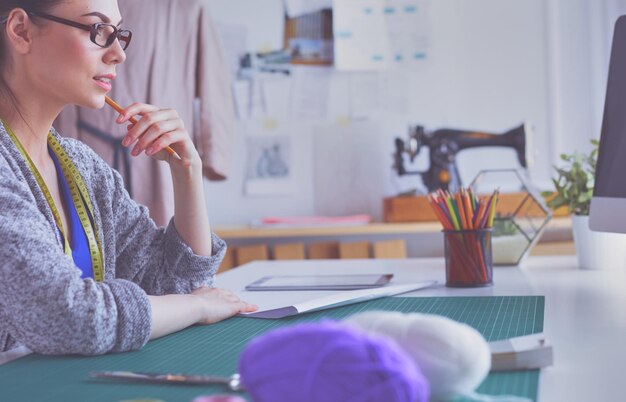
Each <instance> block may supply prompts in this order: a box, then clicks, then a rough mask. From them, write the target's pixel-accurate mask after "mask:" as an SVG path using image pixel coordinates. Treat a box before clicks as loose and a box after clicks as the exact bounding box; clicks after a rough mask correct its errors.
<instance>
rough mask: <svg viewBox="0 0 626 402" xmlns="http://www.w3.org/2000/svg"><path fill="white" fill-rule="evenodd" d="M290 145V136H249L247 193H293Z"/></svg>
mask: <svg viewBox="0 0 626 402" xmlns="http://www.w3.org/2000/svg"><path fill="white" fill-rule="evenodd" d="M290 145H291V144H290V141H289V137H286V136H272V137H265V136H264V137H249V138H248V140H247V147H248V150H247V156H248V157H247V161H248V162H247V163H248V165H247V167H246V194H248V195H273V194H290V193H292V191H293V186H292V181H293V180H291V176H292V171H291V170H292V169H291V149H290V148H291V147H290Z"/></svg>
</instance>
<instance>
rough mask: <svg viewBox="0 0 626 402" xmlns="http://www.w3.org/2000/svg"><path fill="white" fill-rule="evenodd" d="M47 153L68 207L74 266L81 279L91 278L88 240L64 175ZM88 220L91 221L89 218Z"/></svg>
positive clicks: (59, 165)
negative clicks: (78, 271)
mask: <svg viewBox="0 0 626 402" xmlns="http://www.w3.org/2000/svg"><path fill="white" fill-rule="evenodd" d="M48 152H49V153H50V156H51V157H52V160H54V164H55V166H56V168H57V177H58V178H59V183H60V184H61V190H62V191H61V197H63V200H64V201H65V203H66V204H67V206H68V207H69V208H68V209H69V211H68V212H69V213H70V216H69V217H68V218H69V224H70V227H69V228H67V229H66V233H69V234H70V238H69V239H68V240H69V243H70V248H71V249H72V258H73V259H74V264H76V266H77V267H78V268H80V270H81V271H83V274H82V278H93V266H92V261H91V254H90V253H89V240H87V234H86V233H85V229H84V228H83V225H82V224H81V222H80V218H79V217H78V211H76V206H75V205H74V200H72V195H71V194H70V187H69V185H68V184H67V181H66V180H65V175H64V174H63V170H62V169H61V164H60V163H59V159H58V158H57V156H56V154H55V153H54V152H53V151H52V149H50V147H48ZM87 214H89V212H87ZM89 218H90V220H91V216H90V217H89ZM59 232H60V229H59ZM61 237H63V233H61Z"/></svg>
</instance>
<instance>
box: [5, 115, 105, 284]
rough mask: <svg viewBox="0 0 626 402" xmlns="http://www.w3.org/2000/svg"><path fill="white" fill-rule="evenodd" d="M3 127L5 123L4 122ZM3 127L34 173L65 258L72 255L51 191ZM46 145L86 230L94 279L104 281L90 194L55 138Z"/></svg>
mask: <svg viewBox="0 0 626 402" xmlns="http://www.w3.org/2000/svg"><path fill="white" fill-rule="evenodd" d="M3 123H4V122H3ZM4 127H5V128H6V129H7V132H8V133H9V137H11V140H13V142H14V143H15V146H16V147H17V149H18V150H19V151H20V153H21V154H22V156H23V157H24V159H25V160H26V162H27V163H28V166H29V167H30V170H31V171H32V172H33V175H34V176H35V180H37V184H38V185H39V188H41V191H42V192H43V195H44V197H45V198H46V201H47V202H48V205H49V206H50V209H51V210H52V215H53V216H54V220H55V222H56V224H57V226H58V227H59V230H60V231H61V235H62V237H63V243H64V245H63V250H64V252H65V254H67V255H72V250H71V248H70V244H69V241H68V240H67V239H68V236H67V235H66V232H65V230H64V229H63V222H62V221H61V215H60V214H59V210H58V209H57V207H56V205H55V203H54V199H53V198H52V194H50V190H48V187H47V186H46V183H45V182H44V180H43V178H42V177H41V174H40V173H39V171H38V170H37V167H36V166H35V164H34V163H33V161H32V160H31V159H30V156H28V153H26V150H25V149H24V147H22V144H21V143H20V141H19V140H18V138H17V137H16V136H15V134H14V133H13V131H11V129H10V128H9V126H8V125H7V124H6V123H4ZM48 145H49V146H50V148H51V149H52V151H53V152H54V154H55V155H56V156H57V159H58V160H59V164H60V165H61V170H62V172H63V176H64V177H65V181H66V182H67V185H68V187H69V190H70V195H71V196H72V201H73V202H74V207H75V208H76V212H77V213H78V217H79V219H80V223H81V225H82V227H83V229H84V230H85V235H86V236H87V242H88V243H89V255H90V256H91V266H92V269H93V276H94V279H95V280H96V281H103V280H104V263H103V259H102V247H101V245H100V241H99V240H98V237H97V236H96V233H97V232H98V230H97V227H96V222H95V216H94V214H93V205H92V204H91V199H90V198H89V193H88V192H87V187H86V186H85V182H84V181H83V178H82V177H81V176H80V173H79V172H78V169H77V168H76V166H75V165H74V163H73V162H72V161H71V159H70V158H69V156H68V155H67V153H66V152H65V150H64V149H63V147H62V146H61V144H59V142H58V141H57V139H56V138H54V136H53V135H52V133H50V134H49V135H48ZM88 213H89V214H90V215H91V217H92V218H93V219H94V221H93V225H92V222H91V219H90V218H89V215H88Z"/></svg>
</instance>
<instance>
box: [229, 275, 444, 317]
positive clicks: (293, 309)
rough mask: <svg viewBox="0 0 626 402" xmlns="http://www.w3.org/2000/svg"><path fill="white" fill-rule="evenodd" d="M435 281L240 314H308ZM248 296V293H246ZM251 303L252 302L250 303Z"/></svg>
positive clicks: (429, 284)
mask: <svg viewBox="0 0 626 402" xmlns="http://www.w3.org/2000/svg"><path fill="white" fill-rule="evenodd" d="M436 283H437V282H436V281H425V282H417V283H411V284H405V285H391V286H384V287H381V288H376V289H362V290H349V291H346V292H335V293H333V294H330V295H327V296H322V297H312V298H311V299H309V300H306V301H302V302H298V303H294V304H292V305H288V306H281V307H273V308H265V306H263V305H259V311H256V312H254V313H245V314H240V316H242V317H252V318H283V317H289V316H292V315H298V314H302V313H309V312H313V311H318V310H326V309H329V308H333V307H339V306H346V305H348V304H354V303H360V302H364V301H368V300H374V299H378V298H381V297H386V296H395V295H399V294H402V293H408V292H412V291H414V290H419V289H424V288H427V287H429V286H433V285H435V284H436ZM248 294H249V293H248ZM246 301H248V302H251V299H250V297H248V296H246ZM252 302H253V301H252Z"/></svg>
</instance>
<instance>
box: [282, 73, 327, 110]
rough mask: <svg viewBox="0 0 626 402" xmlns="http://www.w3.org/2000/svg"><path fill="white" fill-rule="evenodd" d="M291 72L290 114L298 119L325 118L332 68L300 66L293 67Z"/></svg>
mask: <svg viewBox="0 0 626 402" xmlns="http://www.w3.org/2000/svg"><path fill="white" fill-rule="evenodd" d="M292 73H293V88H292V92H291V113H292V115H293V116H294V117H295V118H298V119H314V120H323V119H326V118H327V116H328V100H329V92H330V81H331V74H332V69H331V68H330V67H300V68H294V69H293V70H292Z"/></svg>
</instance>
